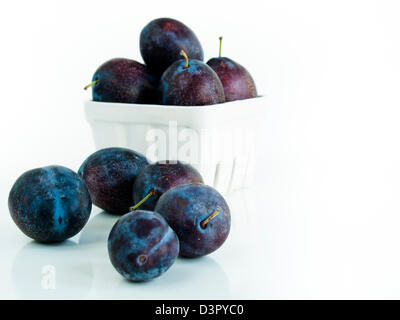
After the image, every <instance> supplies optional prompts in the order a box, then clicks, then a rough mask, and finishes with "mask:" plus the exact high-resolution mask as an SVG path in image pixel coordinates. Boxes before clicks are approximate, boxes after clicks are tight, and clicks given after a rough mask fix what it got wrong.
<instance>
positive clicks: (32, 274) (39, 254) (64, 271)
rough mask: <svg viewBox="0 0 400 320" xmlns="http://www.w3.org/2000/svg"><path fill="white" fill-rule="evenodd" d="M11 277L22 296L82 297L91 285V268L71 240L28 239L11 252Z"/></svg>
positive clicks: (47, 297)
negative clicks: (48, 241) (18, 248)
mask: <svg viewBox="0 0 400 320" xmlns="http://www.w3.org/2000/svg"><path fill="white" fill-rule="evenodd" d="M12 280H13V283H14V286H15V289H16V290H17V292H18V295H19V298H22V299H65V298H67V299H82V298H85V297H86V295H87V293H88V292H89V291H90V289H91V287H92V282H93V269H92V265H91V263H90V260H88V259H82V257H81V252H80V251H79V246H78V245H77V244H76V243H75V242H73V241H65V242H63V243H59V244H41V243H37V242H34V241H31V242H29V243H27V244H26V245H24V246H23V247H22V248H21V250H20V251H19V252H18V253H17V255H16V256H15V259H14V262H13V267H12Z"/></svg>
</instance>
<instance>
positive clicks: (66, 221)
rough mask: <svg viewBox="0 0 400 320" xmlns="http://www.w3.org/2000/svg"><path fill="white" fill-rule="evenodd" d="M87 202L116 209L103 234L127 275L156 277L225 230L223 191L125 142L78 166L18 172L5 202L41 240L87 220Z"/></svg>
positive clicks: (212, 246) (207, 248)
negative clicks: (151, 158)
mask: <svg viewBox="0 0 400 320" xmlns="http://www.w3.org/2000/svg"><path fill="white" fill-rule="evenodd" d="M92 202H93V204H95V205H97V206H98V207H100V208H102V209H103V210H104V211H106V212H108V213H111V214H117V215H121V217H120V218H119V219H118V221H117V222H116V223H115V225H114V226H113V228H112V230H111V232H110V234H109V237H108V252H109V257H110V260H111V263H112V265H113V266H114V267H115V269H116V270H117V271H118V272H119V273H120V274H122V275H123V276H124V277H125V278H127V279H129V280H132V281H143V280H148V279H152V278H155V277H157V276H159V275H161V274H162V273H164V272H165V271H166V270H168V269H169V268H170V267H171V265H172V264H173V263H174V262H175V260H176V258H177V256H178V255H180V256H182V257H200V256H204V255H207V254H209V253H211V252H213V251H215V250H217V249H218V248H219V247H220V246H221V245H222V244H223V243H224V242H225V240H226V238H227V237H228V234H229V230H230V224H231V222H230V211H229V207H228V205H227V203H226V201H225V200H224V198H223V197H222V196H221V195H220V194H219V193H218V191H216V190H215V189H214V188H212V187H209V186H207V185H205V184H204V183H203V179H202V177H201V175H200V174H199V172H198V171H197V170H196V169H195V168H194V167H192V166H191V165H189V164H187V163H183V162H179V161H159V162H153V163H150V162H149V161H148V160H147V159H146V158H145V157H144V156H143V155H142V154H140V153H137V152H135V151H133V150H130V149H126V148H116V147H115V148H106V149H102V150H99V151H97V152H95V153H93V154H92V155H90V156H89V157H88V158H87V159H86V160H85V161H84V162H83V164H82V165H81V167H80V168H79V170H78V172H77V173H76V172H74V171H72V170H70V169H68V168H66V167H62V166H56V165H53V166H47V167H42V168H37V169H33V170H29V171H27V172H25V173H24V174H22V175H21V176H20V177H19V178H18V179H17V181H16V182H15V183H14V185H13V187H12V188H11V191H10V194H9V198H8V205H9V210H10V213H11V216H12V219H13V220H14V222H15V223H16V225H17V226H18V227H19V228H20V229H21V230H22V231H23V232H24V233H25V234H26V235H27V236H29V237H30V238H32V239H34V240H36V241H38V242H43V243H51V242H59V241H63V240H66V239H68V238H70V237H72V236H74V235H76V234H77V233H79V232H80V231H81V229H82V228H83V227H84V226H85V224H86V223H87V221H88V219H89V216H90V212H91V209H92Z"/></svg>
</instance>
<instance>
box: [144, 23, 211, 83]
mask: <svg viewBox="0 0 400 320" xmlns="http://www.w3.org/2000/svg"><path fill="white" fill-rule="evenodd" d="M181 50H184V51H185V52H186V53H187V54H188V55H189V57H191V58H193V59H198V60H201V61H202V60H203V59H204V54H203V48H202V47H201V44H200V41H199V40H198V39H197V37H196V35H195V34H194V33H193V31H192V30H190V29H189V28H188V27H187V26H186V25H184V24H183V23H182V22H179V21H177V20H174V19H170V18H160V19H156V20H153V21H151V22H150V23H149V24H147V25H146V26H145V27H144V28H143V30H142V32H141V33H140V53H141V54H142V57H143V60H144V62H145V63H146V65H147V66H148V67H149V69H150V70H151V71H152V72H154V73H155V74H157V75H159V76H161V74H162V73H163V72H164V71H165V70H166V69H167V68H168V67H169V66H170V65H171V64H172V63H173V62H175V61H176V60H179V59H180V55H179V52H180V51H181Z"/></svg>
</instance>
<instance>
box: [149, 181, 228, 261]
mask: <svg viewBox="0 0 400 320" xmlns="http://www.w3.org/2000/svg"><path fill="white" fill-rule="evenodd" d="M155 211H156V212H158V213H159V214H161V215H162V216H163V217H164V218H165V220H167V222H168V224H169V225H170V226H171V228H172V229H173V230H174V231H175V232H176V234H177V235H178V238H179V242H180V255H181V256H184V257H199V256H204V255H207V254H209V253H211V252H213V251H215V250H217V249H218V248H219V247H220V246H221V245H222V244H223V243H224V242H225V240H226V238H227V237H228V234H229V230H230V226H231V215H230V211H229V207H228V204H227V203H226V201H225V199H224V198H223V197H222V196H221V195H220V194H219V193H218V191H217V190H215V189H214V188H211V187H209V186H206V185H204V184H200V183H191V184H186V185H181V186H178V187H175V188H172V189H170V190H168V191H167V192H165V193H164V194H163V195H162V196H161V197H160V199H159V200H158V202H157V205H156V208H155Z"/></svg>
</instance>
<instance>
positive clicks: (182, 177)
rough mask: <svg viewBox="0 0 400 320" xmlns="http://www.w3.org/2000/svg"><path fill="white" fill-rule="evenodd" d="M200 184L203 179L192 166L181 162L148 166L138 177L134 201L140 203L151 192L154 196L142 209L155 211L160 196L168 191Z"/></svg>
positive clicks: (134, 190)
mask: <svg viewBox="0 0 400 320" xmlns="http://www.w3.org/2000/svg"><path fill="white" fill-rule="evenodd" d="M191 182H200V183H203V178H202V177H201V175H200V173H199V172H198V171H197V170H196V169H195V168H194V167H192V166H191V165H190V164H187V163H184V162H181V161H159V162H155V163H152V164H149V165H148V166H146V167H145V168H144V169H143V170H142V171H141V172H140V173H139V175H138V177H137V179H136V180H135V184H134V186H133V200H134V202H135V204H136V203H138V202H139V201H140V200H142V199H143V198H144V197H145V196H146V195H147V194H148V193H149V192H150V191H151V190H153V191H154V195H153V196H151V197H150V198H148V199H147V201H145V202H144V203H143V204H142V205H141V206H140V209H144V210H154V207H155V206H156V203H157V201H158V199H159V198H160V196H161V195H162V194H163V193H164V192H166V191H167V190H169V189H171V188H173V187H175V186H178V185H181V184H186V183H191Z"/></svg>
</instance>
